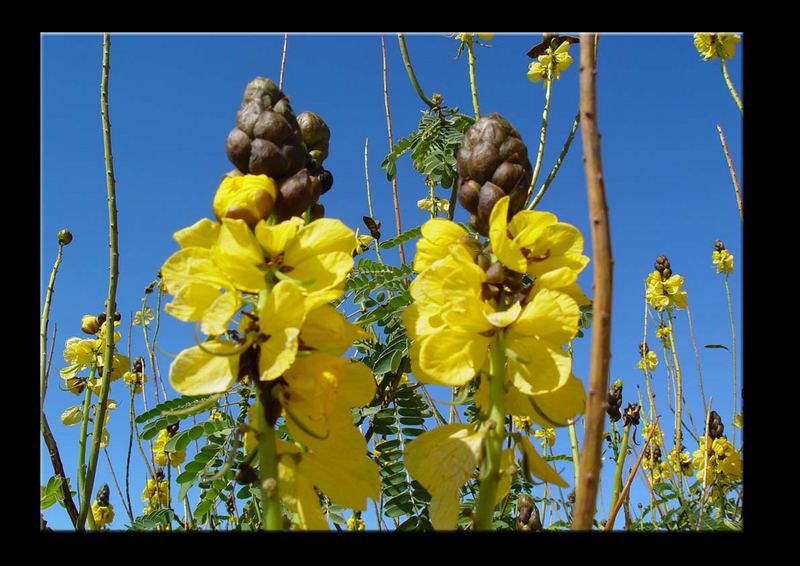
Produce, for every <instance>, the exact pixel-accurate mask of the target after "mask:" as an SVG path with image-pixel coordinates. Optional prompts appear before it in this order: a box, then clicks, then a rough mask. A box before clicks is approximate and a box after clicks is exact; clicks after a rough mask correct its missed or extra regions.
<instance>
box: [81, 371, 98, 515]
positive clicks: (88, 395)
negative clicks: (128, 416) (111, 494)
mask: <svg viewBox="0 0 800 566" xmlns="http://www.w3.org/2000/svg"><path fill="white" fill-rule="evenodd" d="M94 371H95V368H94V366H92V369H91V371H90V372H89V380H91V379H92V378H94ZM91 404H92V390H91V389H89V384H88V380H87V384H86V389H85V393H84V395H83V407H82V409H81V429H80V432H79V433H78V505H80V506H81V507H83V498H84V490H83V484H84V483H85V481H86V437H87V435H88V429H89V407H90V406H91Z"/></svg>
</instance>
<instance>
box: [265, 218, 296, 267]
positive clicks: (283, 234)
mask: <svg viewBox="0 0 800 566" xmlns="http://www.w3.org/2000/svg"><path fill="white" fill-rule="evenodd" d="M302 225H303V220H302V219H301V218H297V217H294V218H290V219H289V220H285V221H284V222H281V223H280V224H275V225H274V226H268V225H267V223H266V222H264V221H263V220H262V221H261V222H259V223H258V224H256V239H257V240H258V243H259V244H261V246H262V247H263V248H264V249H265V250H267V253H268V254H269V255H270V257H271V258H273V259H274V258H275V257H276V256H277V255H279V254H282V253H283V252H284V251H285V250H286V246H287V245H289V242H290V241H291V240H292V239H293V238H294V237H295V236H296V235H297V231H298V230H299V229H300V226H302Z"/></svg>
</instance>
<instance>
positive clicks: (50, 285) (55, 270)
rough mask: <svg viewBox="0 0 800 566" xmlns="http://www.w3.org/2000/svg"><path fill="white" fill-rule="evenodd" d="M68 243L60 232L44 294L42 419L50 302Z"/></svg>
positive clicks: (40, 331)
mask: <svg viewBox="0 0 800 566" xmlns="http://www.w3.org/2000/svg"><path fill="white" fill-rule="evenodd" d="M66 244H67V242H66V239H65V238H62V237H61V235H60V233H59V238H58V251H57V252H56V260H55V261H54V262H53V268H52V269H51V270H50V281H48V283H47V291H46V292H45V295H44V308H43V309H42V318H41V323H40V326H39V356H40V358H41V359H40V365H39V415H40V419H43V418H44V396H45V393H46V392H47V324H48V322H49V320H50V302H51V301H52V299H53V290H54V288H55V284H56V274H57V273H58V266H59V265H61V251H62V250H63V248H64V246H65V245H66Z"/></svg>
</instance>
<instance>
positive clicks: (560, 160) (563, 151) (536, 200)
mask: <svg viewBox="0 0 800 566" xmlns="http://www.w3.org/2000/svg"><path fill="white" fill-rule="evenodd" d="M580 121H581V112H580V110H578V112H576V113H575V119H574V120H573V121H572V127H571V128H570V130H569V135H568V136H567V139H566V141H565V142H564V145H563V147H562V148H561V153H560V154H559V155H558V159H556V162H555V165H553V168H552V169H551V170H550V174H549V175H547V179H545V180H544V183H542V186H541V187H540V188H539V191H538V192H537V193H536V196H535V197H533V200H532V201H531V203H530V204H529V205H528V210H533V209H534V208H536V205H537V204H539V201H540V200H542V197H543V196H544V193H545V192H546V191H547V189H548V187H550V183H552V182H553V179H554V178H555V176H556V173H558V170H559V169H560V168H561V164H562V163H563V162H564V158H565V157H566V156H567V152H568V151H569V148H570V146H571V145H572V140H573V139H574V138H575V132H577V131H578V124H580ZM531 187H533V185H531Z"/></svg>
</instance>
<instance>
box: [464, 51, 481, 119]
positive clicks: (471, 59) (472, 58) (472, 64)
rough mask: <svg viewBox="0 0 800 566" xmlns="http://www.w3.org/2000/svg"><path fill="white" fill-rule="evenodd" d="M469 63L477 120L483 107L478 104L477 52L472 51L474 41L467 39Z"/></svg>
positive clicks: (473, 104)
mask: <svg viewBox="0 0 800 566" xmlns="http://www.w3.org/2000/svg"><path fill="white" fill-rule="evenodd" d="M466 43H467V63H468V66H469V90H470V92H471V93H472V109H473V110H474V111H475V120H478V119H480V117H481V109H480V106H478V83H477V82H476V80H475V54H474V53H473V51H472V41H471V40H470V41H467V42H466Z"/></svg>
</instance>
